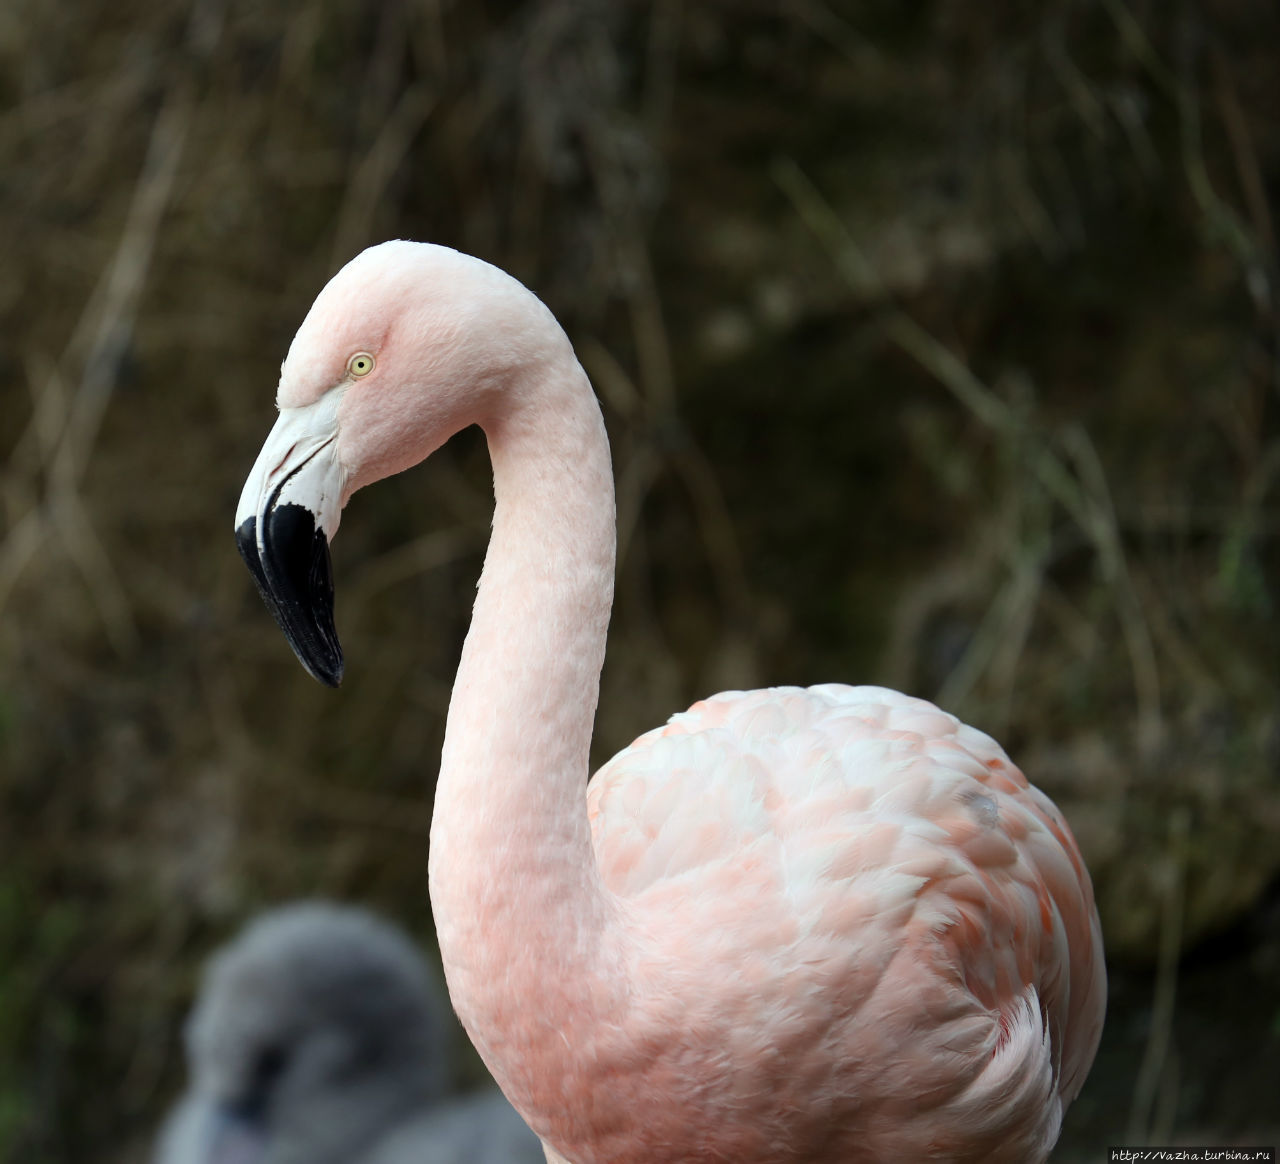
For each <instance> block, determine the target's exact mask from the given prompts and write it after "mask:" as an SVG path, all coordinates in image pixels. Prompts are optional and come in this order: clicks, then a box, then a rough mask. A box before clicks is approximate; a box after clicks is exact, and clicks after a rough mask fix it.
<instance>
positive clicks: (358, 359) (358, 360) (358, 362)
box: [347, 352, 374, 377]
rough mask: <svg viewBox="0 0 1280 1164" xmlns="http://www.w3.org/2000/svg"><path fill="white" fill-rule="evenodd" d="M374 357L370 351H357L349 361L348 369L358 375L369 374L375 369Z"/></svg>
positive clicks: (352, 373)
mask: <svg viewBox="0 0 1280 1164" xmlns="http://www.w3.org/2000/svg"><path fill="white" fill-rule="evenodd" d="M373 364H374V359H373V357H372V356H371V355H370V354H369V353H368V352H356V354H355V355H354V356H352V357H351V359H349V360H348V361H347V371H348V372H349V373H350V374H351V375H353V376H356V377H360V376H367V375H368V374H369V373H370V372H372V371H373Z"/></svg>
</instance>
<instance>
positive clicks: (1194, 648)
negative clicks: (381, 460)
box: [0, 0, 1280, 1164]
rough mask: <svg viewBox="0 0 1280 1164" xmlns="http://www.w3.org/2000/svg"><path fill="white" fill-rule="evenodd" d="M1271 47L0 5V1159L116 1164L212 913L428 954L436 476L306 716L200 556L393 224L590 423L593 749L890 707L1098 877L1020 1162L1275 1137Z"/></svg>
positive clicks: (395, 526) (371, 527)
mask: <svg viewBox="0 0 1280 1164" xmlns="http://www.w3.org/2000/svg"><path fill="white" fill-rule="evenodd" d="M1277 46H1280V10H1277V9H1276V7H1275V5H1274V3H1272V2H1271V0H1170V3H1165V4H1157V3H1154V2H1152V0H1047V2H1046V3H1044V4H1040V5H1025V4H1018V3H1013V2H1010V0H993V2H992V3H989V4H986V5H974V4H966V3H962V2H961V0H923V2H921V3H917V4H911V5H905V4H901V3H896V2H891V0H827V2H825V3H824V2H822V0H774V2H772V3H766V2H764V0H736V2H729V0H722V2H720V3H713V2H701V3H700V2H697V0H689V2H688V3H681V2H680V0H643V2H641V0H635V2H631V3H623V2H621V0H615V2H606V0H535V2H532V3H527V4H516V3H498V2H492V0H477V2H475V3H471V2H466V3H464V2H461V0H384V2H382V3H380V4H377V5H368V4H361V3H357V2H356V0H308V2H300V3H297V4H292V5H286V4H283V3H278V2H273V0H257V2H249V0H147V2H146V3H143V2H141V0H133V2H129V0H124V2H122V3H118V4H115V5H95V4H90V3H87V2H84V0H79V2H75V3H72V2H68V3H64V4H58V5H54V4H48V3H46V2H45V0H8V3H7V4H6V5H5V6H4V8H3V10H0V158H3V165H2V166H0V238H3V240H4V260H5V261H4V262H3V263H0V317H2V318H3V321H4V324H3V326H4V333H3V334H4V338H5V342H4V343H3V344H2V345H0V408H2V413H3V417H4V419H3V422H2V423H0V457H2V463H0V513H2V514H3V517H2V519H0V520H2V521H3V525H2V526H0V765H2V768H0V853H2V854H3V866H2V867H0V1159H2V1160H9V1161H15V1162H18V1161H20V1162H22V1164H55V1162H56V1164H62V1162H69V1161H75V1162H77V1164H80V1162H92V1164H97V1162H99V1161H101V1162H104V1164H107V1162H115V1161H138V1160H141V1159H142V1158H143V1153H144V1151H145V1144H146V1140H147V1137H148V1135H149V1133H150V1130H151V1129H152V1128H153V1127H154V1124H155V1121H156V1119H157V1118H158V1113H159V1112H160V1110H162V1108H163V1105H164V1104H165V1102H167V1100H168V1099H169V1098H170V1096H171V1095H172V1094H173V1093H174V1091H175V1090H176V1088H177V1086H178V1084H179V1082H180V1078H181V1066H180V1055H179V1050H178V1043H177V1031H178V1027H179V1022H180V1016H181V1014H182V1012H183V1010H184V1008H185V1006H186V1004H187V1002H188V1000H189V997H190V992H191V989H192V985H193V981H194V974H195V971H196V968H197V967H198V965H199V962H200V959H201V958H202V957H203V955H204V954H205V953H206V952H207V951H208V950H209V948H210V947H211V946H212V945H213V944H214V943H216V942H217V941H219V940H220V939H221V938H223V937H224V936H225V935H226V934H227V933H228V932H229V930H230V929H231V928H233V927H234V926H235V925H236V924H237V923H238V922H239V921H240V920H241V919H242V918H243V917H244V916H246V915H247V914H248V913H249V912H251V911H252V910H253V909H255V908H257V907H259V906H262V905H265V904H267V903H272V902H277V901H281V900H284V899H287V898H290V897H294V896H299V895H305V894H317V893H325V894H331V895H335V896H340V897H345V898H352V899H358V900H362V901H365V902H368V903H371V904H375V905H378V906H380V907H382V908H383V909H384V910H386V911H387V912H388V913H390V914H391V915H392V916H394V917H396V918H398V919H400V920H401V921H402V922H404V923H405V924H407V925H409V926H410V927H411V928H413V929H414V931H415V932H416V933H417V934H418V935H419V936H420V937H421V938H422V940H423V941H424V943H429V942H430V940H431V937H430V935H431V923H430V914H429V905H428V902H427V899H426V888H425V848H426V843H427V826H428V821H429V817H430V789H431V785H432V780H433V778H434V772H435V765H436V757H437V755H438V749H439V744H440V739H441V732H442V725H443V713H444V710H445V707H446V703H447V699H448V692H449V688H450V684H451V681H452V675H453V668H454V666H455V663H456V656H457V651H458V648H459V646H460V643H461V639H462V635H463V633H464V631H465V625H466V619H467V617H468V614H469V606H470V599H471V596H472V595H473V593H474V582H475V577H476V575H477V572H478V569H479V562H480V558H481V554H482V552H483V546H484V540H485V536H486V532H487V524H488V518H489V506H490V494H489V483H488V467H487V463H486V460H485V456H484V450H483V447H482V444H481V442H480V441H479V440H478V439H477V438H476V437H475V435H474V434H466V435H464V436H463V437H461V438H459V439H458V440H457V441H455V442H453V444H451V445H450V447H449V448H447V449H446V450H444V451H443V452H442V453H441V454H439V455H438V456H437V457H435V458H433V459H432V461H431V463H430V464H428V465H425V466H423V467H421V468H419V469H417V470H414V471H413V472H411V473H409V474H407V475H405V476H404V477H402V478H398V479H396V480H395V481H393V482H389V483H386V484H384V485H382V486H380V487H379V488H378V489H377V490H375V491H373V492H372V493H371V494H370V495H368V496H361V497H360V498H359V500H358V501H357V502H356V503H354V507H353V513H352V516H351V519H350V520H349V521H347V522H345V523H344V525H343V532H342V535H341V537H340V538H339V539H338V541H337V543H336V547H335V567H336V574H337V588H338V603H339V606H338V622H339V628H340V630H341V631H342V633H343V637H344V641H345V644H346V647H347V653H348V661H349V663H348V679H347V682H346V684H345V686H344V689H343V691H342V692H341V694H339V695H334V694H333V693H331V692H329V691H326V690H322V689H321V688H320V687H319V686H317V685H316V684H314V683H313V682H312V681H311V680H309V679H308V678H307V677H306V676H305V675H304V674H303V672H302V670H301V668H299V667H298V666H297V664H296V662H295V661H294V659H293V658H292V656H291V655H290V653H289V652H288V650H287V648H286V647H285V645H284V643H283V641H282V640H281V638H280V636H279V635H278V634H277V633H276V632H275V628H274V627H273V626H272V625H270V623H269V620H268V618H267V616H266V614H265V612H264V611H263V609H262V608H261V604H260V603H259V601H258V598H257V595H256V594H255V593H254V591H253V587H252V585H251V583H250V581H249V578H248V576H247V574H246V573H245V571H244V569H243V567H242V565H241V563H240V562H239V560H238V558H237V555H236V553H235V551H234V548H233V547H232V542H231V536H230V534H231V528H230V527H231V518H232V514H233V510H234V505H235V499H236V497H237V496H238V493H239V488H240V485H241V482H242V480H243V476H244V474H245V472H246V471H247V469H248V466H249V465H250V464H251V463H252V460H253V457H254V455H255V453H256V451H257V448H258V447H259V444H260V442H261V440H262V438H263V436H264V435H265V433H266V431H267V427H268V424H269V422H270V419H271V397H272V391H273V387H274V382H275V376H276V367H277V365H278V362H279V361H280V359H281V358H282V357H283V354H284V351H285V349H286V347H287V344H288V341H289V339H290V337H291V335H292V333H293V330H294V328H295V327H296V326H297V323H298V322H299V321H300V320H301V318H302V315H303V314H304V312H305V310H306V308H307V306H308V305H309V303H310V301H311V299H312V298H313V296H314V294H315V293H316V291H317V290H318V289H319V287H320V286H321V285H322V284H323V282H324V280H325V279H326V278H327V276H328V275H329V274H330V273H331V272H332V271H333V270H334V269H335V268H336V267H337V266H338V265H340V264H341V263H342V262H343V261H345V260H346V259H347V258H349V257H350V256H351V255H352V254H353V253H355V252H356V251H357V250H359V249H360V248H361V247H363V246H365V245H367V244H368V243H370V242H375V241H379V240H381V239H383V238H388V237H413V238H425V239H431V240H434V241H438V242H444V243H448V244H450V245H454V246H458V247H460V248H462V249H464V250H467V251H470V252H473V253H475V254H479V255H481V256H482V257H484V258H487V259H489V260H491V261H493V262H496V263H498V264H499V265H501V266H504V267H506V268H507V269H509V270H511V271H512V272H513V273H514V274H516V275H517V276H519V277H520V278H521V279H523V280H524V281H525V282H526V283H528V284H529V285H530V286H531V287H533V288H534V289H535V290H536V291H537V292H538V293H539V294H540V295H541V296H542V297H543V298H544V299H546V300H547V302H548V303H549V304H550V305H551V306H552V308H553V309H554V310H555V311H556V312H557V314H558V315H559V316H560V318H561V319H562V320H563V321H564V323H565V325H566V327H567V328H568V329H569V331H570V333H571V335H572V336H573V338H574V341H575V343H576V345H577V347H578V350H579V353H580V355H581V356H582V359H583V361H584V363H585V364H586V366H587V368H588V371H589V372H590V373H591V375H592V377H593V380H594V382H595V384H596V386H597V390H598V391H599V393H600V396H601V399H602V401H603V403H604V407H605V412H606V418H607V420H608V423H609V426H610V430H611V434H612V436H613V440H614V451H615V465H616V470H617V474H618V480H619V495H618V502H619V532H620V550H621V560H620V572H619V586H618V602H617V607H616V612H615V618H614V625H613V629H612V634H611V641H610V654H609V661H608V664H607V666H606V671H605V676H604V684H603V691H602V699H601V709H600V716H599V723H598V751H597V758H598V759H602V758H604V757H605V756H606V755H607V754H609V753H610V752H611V751H613V750H614V749H616V748H617V747H619V746H621V745H623V744H625V743H626V742H627V741H628V740H629V739H631V738H632V737H633V736H634V735H636V734H638V733H639V732H640V731H642V730H644V729H646V728H648V727H649V726H652V725H653V724H654V723H657V722H659V721H661V720H662V719H664V718H665V717H666V716H667V715H668V714H670V713H671V712H672V711H674V710H676V709H678V708H680V707H683V706H685V705H686V704H687V703H688V702H690V701H691V700H692V699H694V698H696V697H698V696H699V695H703V694H706V693H708V692H709V691H712V690H716V689H721V688H724V687H730V686H747V685H758V684H764V683H787V682H801V683H803V682H816V681H829V680H839V681H848V682H884V683H888V684H891V685H894V686H900V687H903V688H905V689H908V690H911V691H913V692H916V693H919V694H922V695H926V696H929V697H932V698H936V699H938V700H939V701H940V702H942V703H944V704H945V705H946V706H948V707H949V708H950V709H951V710H954V711H956V712H957V713H959V714H961V715H962V716H964V717H965V718H966V719H968V720H969V721H970V722H973V723H975V724H976V725H978V726H980V727H982V728H984V729H985V730H988V731H990V732H992V733H993V734H995V735H997V736H998V737H1000V738H1001V739H1002V740H1003V741H1004V742H1005V743H1006V745H1007V746H1008V747H1009V749H1010V751H1011V752H1012V753H1013V754H1014V756H1015V758H1017V759H1018V760H1019V762H1020V763H1021V765H1022V766H1023V767H1024V768H1025V769H1026V770H1027V772H1028V773H1029V774H1030V776H1031V777H1032V779H1034V780H1035V781H1036V782H1037V783H1039V784H1041V785H1042V786H1043V787H1045V788H1046V789H1047V790H1048V791H1049V792H1050V793H1051V794H1053V795H1054V797H1055V798H1056V799H1057V800H1058V802H1059V804H1060V805H1061V806H1062V807H1063V809H1064V811H1065V812H1066V814H1067V816H1068V817H1069V819H1070V820H1071V822H1072V825H1073V827H1074V828H1075V830H1076V832H1077V835H1078V836H1079V838H1080V840H1081V843H1082V845H1083V847H1084V849H1085V851H1086V855H1087V857H1088V860H1089V864H1090V867H1091V868H1092V870H1093V871H1094V876H1095V882H1096V885H1097V890H1098V896H1099V901H1100V905H1101V909H1102V912H1103V916H1104V925H1105V928H1106V931H1107V940H1108V950H1109V954H1110V955H1111V958H1112V963H1113V978H1112V982H1113V988H1112V989H1113V1006H1112V1010H1111V1018H1110V1023H1109V1026H1108V1031H1107V1036H1106V1040H1105V1042H1104V1047H1103V1053H1102V1056H1101V1059H1100V1061H1099V1065H1098V1068H1097V1069H1096V1070H1095V1073H1094V1076H1093V1078H1092V1079H1091V1081H1090V1084H1089V1086H1088V1088H1087V1089H1086V1091H1085V1094H1084V1096H1083V1097H1082V1099H1081V1101H1080V1102H1079V1104H1078V1105H1077V1107H1076V1108H1075V1109H1074V1110H1073V1113H1072V1119H1071V1120H1070V1122H1069V1125H1068V1132H1067V1136H1066V1138H1065V1140H1064V1145H1063V1149H1062V1151H1061V1153H1060V1157H1059V1158H1060V1159H1062V1160H1064V1161H1065V1160H1068V1159H1071V1160H1074V1159H1080V1160H1097V1159H1101V1151H1102V1146H1104V1145H1106V1144H1108V1143H1110V1144H1115V1143H1122V1142H1126V1140H1127V1142H1142V1141H1147V1142H1154V1143H1161V1142H1170V1141H1171V1140H1172V1139H1174V1138H1176V1137H1183V1138H1184V1139H1185V1140H1187V1141H1188V1142H1192V1143H1197V1142H1198V1143H1207V1142H1214V1141H1224V1142H1225V1141H1228V1140H1232V1139H1234V1140H1235V1142H1247V1141H1248V1140H1249V1139H1250V1137H1251V1136H1252V1137H1255V1138H1256V1137H1259V1136H1261V1135H1263V1134H1265V1133H1266V1132H1267V1131H1268V1129H1269V1130H1270V1132H1271V1135H1272V1137H1273V1139H1274V1136H1275V1134H1276V1131H1275V1130H1276V1128H1277V1126H1280V1117H1278V1116H1277V1114H1276V1109H1275V1106H1274V1101H1275V1094H1274V1079H1275V1078H1277V1077H1280V987H1277V983H1278V982H1280V902H1278V901H1277V895H1276V892H1275V888H1274V887H1275V885H1276V878H1277V874H1278V873H1280V843H1278V842H1280V776H1278V773H1277V768H1278V767H1280V718H1278V717H1280V706H1278V702H1277V691H1278V678H1280V677H1278V675H1277V668H1276V658H1277V649H1278V648H1280V633H1278V632H1280V627H1278V623H1277V610H1276V602H1277V598H1276V595H1277V593H1278V591H1277V586H1276V581H1277V566H1278V564H1280V563H1278V551H1277V538H1276V533H1277V517H1276V515H1277V509H1276V497H1277V489H1276V484H1277V475H1278V473H1280V425H1278V424H1277V407H1278V405H1280V401H1278V400H1277V388H1278V387H1280V374H1278V370H1277V369H1278V367H1280V362H1278V361H1280V355H1278V351H1277V322H1278V320H1277V302H1276V294H1277V291H1276V274H1277V272H1276V262H1275V228H1276V220H1275V214H1276V209H1275V208H1276V202H1277V198H1276V195H1277V191H1278V190H1280V68H1278V67H1277V65H1278V61H1277V55H1278V53H1280V49H1278V47H1277ZM1268 887H1271V888H1270V889H1269V888H1268Z"/></svg>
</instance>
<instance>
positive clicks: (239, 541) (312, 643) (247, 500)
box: [236, 392, 343, 687]
mask: <svg viewBox="0 0 1280 1164" xmlns="http://www.w3.org/2000/svg"><path fill="white" fill-rule="evenodd" d="M337 398H338V393H336V392H330V393H327V394H326V395H325V396H322V397H321V398H320V399H319V400H318V401H316V403H314V404H311V405H307V406H306V407H303V408H284V409H281V411H280V418H279V419H278V420H277V421H276V423H275V427H274V428H273V429H272V430H271V433H270V435H268V437H267V440H266V443H265V444H264V445H263V446H262V452H261V453H259V454H258V459H257V461H256V462H255V463H254V466H253V469H252V470H251V471H250V473H249V477H248V480H247V481H245V485H244V491H243V492H242V493H241V495H240V504H239V506H238V507H237V508H236V545H237V546H238V547H239V549H240V556H241V557H242V558H244V560H245V564H246V565H247V566H248V567H249V571H250V573H251V574H253V578H254V581H255V582H257V584H258V591H259V592H260V593H261V595H262V599H263V601H264V602H265V603H266V604H267V609H268V610H270V611H271V613H272V614H273V615H274V616H275V620H276V622H277V623H278V624H279V625H280V629H281V630H282V631H284V635H285V638H286V639H288V640H289V645H290V646H291V647H292V648H293V651H294V654H296V655H297V656H298V659H299V660H300V661H301V663H302V665H303V666H304V667H305V668H306V669H307V670H308V671H309V672H310V673H311V675H312V676H314V677H315V678H316V679H318V680H320V682H321V683H324V684H326V685H327V686H329V687H337V686H338V684H339V683H341V682H342V647H341V645H340V644H339V642H338V634H337V631H336V629H335V628H334V625H333V568H332V566H331V564H330V560H329V541H330V539H331V538H332V537H333V535H334V534H335V533H336V532H337V529H338V521H339V518H340V516H341V513H342V486H343V481H342V468H341V465H340V464H339V461H338V456H337V435H338V434H337V415H336V414H337V403H338V399H337Z"/></svg>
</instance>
